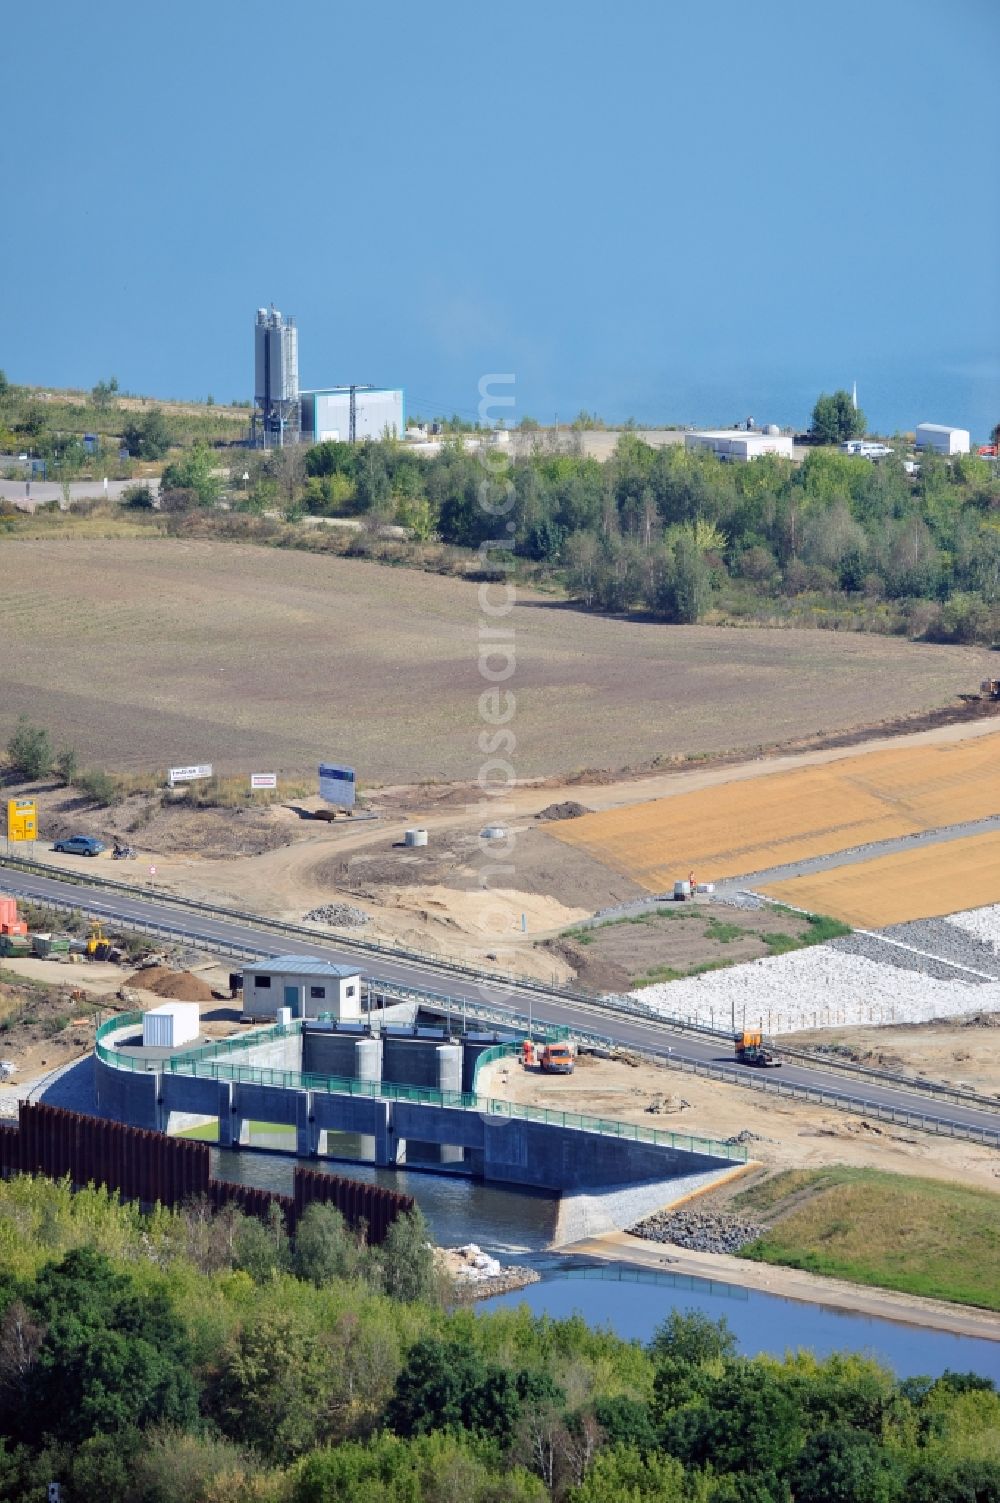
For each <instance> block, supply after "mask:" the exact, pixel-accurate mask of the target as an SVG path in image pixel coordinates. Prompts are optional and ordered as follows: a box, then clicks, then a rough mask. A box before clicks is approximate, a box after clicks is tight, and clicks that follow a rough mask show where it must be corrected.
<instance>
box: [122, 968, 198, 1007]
mask: <svg viewBox="0 0 1000 1503" xmlns="http://www.w3.org/2000/svg"><path fill="white" fill-rule="evenodd" d="M128 985H129V986H141V987H143V988H144V990H145V991H147V992H155V993H156V995H157V996H158V997H170V998H171V999H172V1000H173V1001H175V1002H211V1000H212V988H211V987H210V986H209V984H208V982H207V981H202V980H201V978H200V977H198V976H193V975H192V974H191V972H190V971H171V970H168V969H167V967H166V966H165V965H152V966H149V967H148V968H147V969H146V970H144V971H135V972H134V973H133V974H132V975H131V976H130V977H129V978H128Z"/></svg>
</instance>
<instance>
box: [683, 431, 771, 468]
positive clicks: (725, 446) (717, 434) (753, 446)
mask: <svg viewBox="0 0 1000 1503" xmlns="http://www.w3.org/2000/svg"><path fill="white" fill-rule="evenodd" d="M684 447H685V449H708V450H709V451H710V452H711V453H712V454H717V455H718V457H719V458H720V459H725V460H728V461H730V462H731V463H735V464H747V463H748V462H749V461H750V460H751V459H759V458H760V456H761V455H762V454H780V455H781V456H782V457H783V458H784V459H791V458H792V439H791V436H790V435H789V434H783V433H762V432H760V431H751V432H744V431H743V430H742V429H739V428H710V429H706V430H705V431H704V432H702V433H685V435H684Z"/></svg>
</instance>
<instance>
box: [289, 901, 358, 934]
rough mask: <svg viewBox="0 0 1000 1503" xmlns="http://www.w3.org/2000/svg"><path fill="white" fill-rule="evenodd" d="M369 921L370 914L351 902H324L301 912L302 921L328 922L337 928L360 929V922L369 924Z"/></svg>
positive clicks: (308, 922)
mask: <svg viewBox="0 0 1000 1503" xmlns="http://www.w3.org/2000/svg"><path fill="white" fill-rule="evenodd" d="M371 921H372V916H371V914H370V913H366V912H365V910H364V909H363V908H355V906H354V904H353V903H324V904H322V906H321V907H319V908H310V910H309V912H308V913H306V914H303V922H304V923H307V924H330V925H331V926H332V927H334V928H337V929H360V928H361V926H362V924H370V923H371Z"/></svg>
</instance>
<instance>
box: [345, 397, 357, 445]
mask: <svg viewBox="0 0 1000 1503" xmlns="http://www.w3.org/2000/svg"><path fill="white" fill-rule="evenodd" d="M347 431H348V439H349V441H350V442H351V443H352V444H353V443H354V442H355V440H356V439H357V436H358V388H357V387H356V386H352V387H351V416H350V421H349V424H348V430H347Z"/></svg>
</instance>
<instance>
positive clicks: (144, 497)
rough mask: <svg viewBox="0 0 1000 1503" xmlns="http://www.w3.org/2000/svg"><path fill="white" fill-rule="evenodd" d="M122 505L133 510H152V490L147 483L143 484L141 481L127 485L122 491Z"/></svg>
mask: <svg viewBox="0 0 1000 1503" xmlns="http://www.w3.org/2000/svg"><path fill="white" fill-rule="evenodd" d="M122 505H123V506H127V507H130V508H131V509H132V510H133V511H152V509H153V492H152V491H151V490H150V488H149V486H148V485H143V484H142V483H141V482H138V483H137V484H135V485H127V486H126V487H125V489H124V490H123V491H122Z"/></svg>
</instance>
